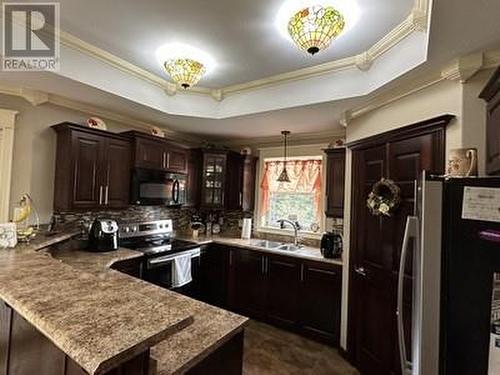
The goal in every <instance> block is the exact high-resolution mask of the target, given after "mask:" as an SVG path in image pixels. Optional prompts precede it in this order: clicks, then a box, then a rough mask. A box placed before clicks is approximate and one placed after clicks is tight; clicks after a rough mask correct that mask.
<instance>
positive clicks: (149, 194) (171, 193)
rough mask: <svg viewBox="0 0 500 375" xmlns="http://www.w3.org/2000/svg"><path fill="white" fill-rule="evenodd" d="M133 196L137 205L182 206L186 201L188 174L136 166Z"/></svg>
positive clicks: (133, 177) (133, 179) (133, 200)
mask: <svg viewBox="0 0 500 375" xmlns="http://www.w3.org/2000/svg"><path fill="white" fill-rule="evenodd" d="M131 197H132V203H133V204H136V205H142V206H156V205H162V206H181V205H183V204H184V203H185V202H186V176H184V175H181V174H175V173H165V172H162V171H156V170H149V169H142V168H136V169H135V170H134V173H133V174H132V191H131Z"/></svg>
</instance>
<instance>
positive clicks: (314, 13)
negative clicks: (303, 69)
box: [288, 5, 345, 55]
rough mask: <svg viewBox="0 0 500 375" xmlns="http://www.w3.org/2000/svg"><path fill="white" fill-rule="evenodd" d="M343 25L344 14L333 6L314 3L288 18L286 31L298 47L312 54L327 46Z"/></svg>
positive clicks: (342, 28) (340, 31) (338, 33)
mask: <svg viewBox="0 0 500 375" xmlns="http://www.w3.org/2000/svg"><path fill="white" fill-rule="evenodd" d="M344 27H345V19H344V16H343V15H342V13H340V12H339V11H338V10H337V9H335V8H334V7H333V6H325V7H323V6H321V5H314V6H311V7H308V8H304V9H301V10H299V11H298V12H297V13H295V14H294V15H293V16H292V17H291V18H290V20H289V22H288V33H289V35H290V37H291V38H292V40H293V41H294V42H295V44H296V45H297V46H298V47H299V48H301V49H302V50H304V51H307V52H308V53H310V54H311V55H314V54H316V53H318V52H319V51H321V50H324V49H325V48H327V47H328V46H329V45H330V43H331V42H332V40H333V39H334V38H335V37H337V36H338V35H340V34H341V33H342V31H343V30H344Z"/></svg>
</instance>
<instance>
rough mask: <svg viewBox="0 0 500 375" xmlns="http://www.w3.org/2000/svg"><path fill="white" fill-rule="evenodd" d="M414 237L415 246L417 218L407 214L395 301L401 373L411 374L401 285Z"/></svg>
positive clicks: (417, 237)
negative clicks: (396, 298)
mask: <svg viewBox="0 0 500 375" xmlns="http://www.w3.org/2000/svg"><path fill="white" fill-rule="evenodd" d="M411 238H413V239H415V246H419V235H418V218H417V217H416V216H408V217H407V219H406V227H405V234H404V237H403V246H402V248H401V259H400V261H399V275H398V303H397V310H396V315H397V323H398V341H399V354H400V358H401V369H402V373H403V375H410V374H412V367H413V364H412V363H411V362H410V361H408V357H407V352H406V343H405V328H404V321H403V286H404V277H405V265H406V258H407V256H408V245H409V244H410V239H411Z"/></svg>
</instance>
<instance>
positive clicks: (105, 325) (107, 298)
mask: <svg viewBox="0 0 500 375" xmlns="http://www.w3.org/2000/svg"><path fill="white" fill-rule="evenodd" d="M70 237H71V235H69V234H61V235H60V236H51V237H50V240H49V239H46V240H44V239H43V236H40V238H38V239H37V241H36V242H35V241H33V242H32V244H30V245H20V246H19V247H17V248H14V249H8V250H1V251H0V298H1V299H2V300H4V301H5V302H6V303H7V304H8V305H10V306H11V307H12V308H13V309H14V310H16V311H17V312H18V313H19V314H20V315H21V316H22V317H23V318H24V319H26V320H27V321H28V322H29V323H30V324H32V325H33V326H34V327H36V328H37V329H38V330H39V331H40V332H42V333H43V334H44V335H45V336H46V337H47V338H48V339H49V340H51V341H52V342H53V343H54V344H55V345H56V346H57V347H58V348H59V349H61V350H62V351H63V352H64V353H66V354H67V355H68V356H69V357H70V358H72V359H73V360H74V361H75V362H76V363H77V364H78V365H80V366H81V367H82V368H83V369H84V370H85V371H87V372H88V373H89V374H99V373H102V372H105V371H107V370H109V369H111V368H113V367H116V366H117V365H119V364H120V363H122V362H124V361H126V360H128V359H130V358H132V357H133V356H135V355H137V354H139V353H141V352H143V351H145V350H147V349H148V348H150V347H152V346H154V345H155V344H158V343H159V342H161V341H162V340H164V339H166V338H168V337H169V336H170V335H172V334H173V333H176V332H178V331H180V330H182V329H183V328H185V327H186V326H188V325H189V324H191V323H192V322H193V316H192V312H191V310H192V309H190V306H189V303H187V302H186V303H184V304H179V303H178V298H177V295H176V294H175V293H172V292H168V291H162V292H160V291H159V290H158V291H157V292H156V293H154V294H151V293H150V292H149V288H148V284H147V283H142V284H141V283H139V284H138V283H137V282H136V281H135V279H134V278H132V277H128V276H126V275H123V274H121V273H120V272H117V271H113V270H110V269H107V265H109V264H110V262H112V259H110V258H109V256H108V259H106V261H104V260H103V258H99V259H100V261H97V262H96V263H95V268H97V269H102V267H106V271H105V272H88V271H89V270H91V269H92V267H90V268H87V269H84V268H78V267H74V266H71V265H70V264H66V263H64V262H63V261H61V260H57V259H54V258H53V257H51V256H50V254H49V253H47V252H45V251H40V252H37V251H36V250H37V249H40V248H42V247H43V246H44V245H46V244H47V243H50V244H54V243H56V242H57V241H58V240H60V241H64V240H65V239H68V238H70ZM116 255H117V256H118V257H119V258H123V257H125V258H128V257H129V256H131V255H132V254H131V253H130V252H129V250H126V251H125V250H120V251H119V252H117V253H116ZM133 255H134V256H136V255H135V254H133ZM111 257H114V255H113V256H111Z"/></svg>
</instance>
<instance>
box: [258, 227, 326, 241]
mask: <svg viewBox="0 0 500 375" xmlns="http://www.w3.org/2000/svg"><path fill="white" fill-rule="evenodd" d="M255 231H256V232H257V233H267V234H277V235H280V236H289V237H293V236H294V231H293V230H290V229H276V228H270V227H258V228H257V229H256V230H255ZM321 236H322V233H321V232H318V233H314V232H306V231H299V238H307V239H311V240H320V239H321Z"/></svg>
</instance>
